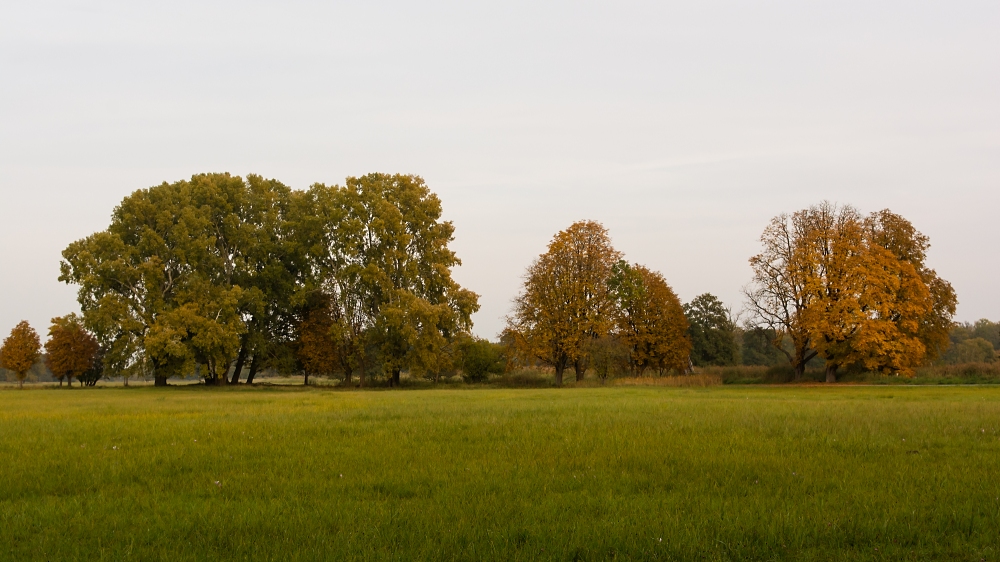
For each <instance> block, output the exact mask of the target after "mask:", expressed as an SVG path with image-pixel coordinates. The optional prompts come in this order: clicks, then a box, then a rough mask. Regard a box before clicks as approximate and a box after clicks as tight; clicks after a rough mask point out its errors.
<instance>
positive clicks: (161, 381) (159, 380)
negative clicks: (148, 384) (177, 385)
mask: <svg viewBox="0 0 1000 562" xmlns="http://www.w3.org/2000/svg"><path fill="white" fill-rule="evenodd" d="M126 380H128V379H126ZM153 386H167V377H161V376H160V375H155V376H154V377H153Z"/></svg>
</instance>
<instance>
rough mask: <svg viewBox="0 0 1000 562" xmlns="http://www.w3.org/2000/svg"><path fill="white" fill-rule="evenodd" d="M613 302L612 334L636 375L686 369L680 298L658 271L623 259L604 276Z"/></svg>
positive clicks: (686, 348) (686, 342) (687, 349)
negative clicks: (649, 371) (625, 351)
mask: <svg viewBox="0 0 1000 562" xmlns="http://www.w3.org/2000/svg"><path fill="white" fill-rule="evenodd" d="M608 285H609V287H610V289H611V293H612V296H613V298H614V301H615V303H616V305H617V306H616V307H615V309H614V310H615V328H614V334H615V336H616V337H617V338H618V339H619V341H621V342H622V343H623V344H624V345H625V347H626V348H627V349H628V351H629V354H630V357H629V364H630V365H631V367H632V370H633V371H634V372H635V374H637V375H640V376H641V375H642V373H643V371H645V370H646V369H656V370H658V371H659V372H660V374H663V373H664V372H665V371H669V370H671V369H673V370H676V371H678V372H685V371H687V368H688V365H689V357H690V356H691V341H690V340H689V339H688V335H687V329H688V322H687V319H686V318H685V317H684V309H683V307H682V306H681V301H680V299H678V298H677V295H676V294H675V293H674V291H673V289H671V288H670V285H668V284H667V281H666V280H665V279H664V278H663V275H662V274H660V273H659V272H656V271H652V270H650V269H648V268H646V267H644V266H641V265H639V264H634V265H629V264H628V263H627V262H625V261H624V260H622V261H619V262H618V263H617V264H616V265H615V266H614V268H613V272H612V275H611V277H610V279H609V280H608Z"/></svg>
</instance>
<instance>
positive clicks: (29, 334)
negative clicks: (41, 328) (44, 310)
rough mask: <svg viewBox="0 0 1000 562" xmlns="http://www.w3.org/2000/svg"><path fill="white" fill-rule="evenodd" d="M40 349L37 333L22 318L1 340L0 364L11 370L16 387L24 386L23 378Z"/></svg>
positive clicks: (38, 354)
mask: <svg viewBox="0 0 1000 562" xmlns="http://www.w3.org/2000/svg"><path fill="white" fill-rule="evenodd" d="M41 350H42V344H41V342H40V341H39V339H38V333H37V332H35V330H34V329H33V328H32V327H31V326H30V325H29V324H28V322H27V321H26V320H22V321H21V322H19V323H18V324H17V326H14V329H13V330H11V331H10V335H9V336H7V338H6V339H4V340H3V346H2V347H0V366H2V367H3V368H4V369H7V370H9V371H13V372H14V374H15V375H16V376H17V385H18V387H19V388H24V378H25V377H26V376H27V374H28V371H29V370H30V369H31V367H32V366H34V364H35V363H37V362H38V359H39V357H41V353H42V352H41Z"/></svg>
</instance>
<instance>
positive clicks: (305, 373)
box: [302, 371, 309, 386]
mask: <svg viewBox="0 0 1000 562" xmlns="http://www.w3.org/2000/svg"><path fill="white" fill-rule="evenodd" d="M302 374H303V375H305V383H303V384H305V386H309V371H302Z"/></svg>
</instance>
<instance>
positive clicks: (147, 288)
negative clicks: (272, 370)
mask: <svg viewBox="0 0 1000 562" xmlns="http://www.w3.org/2000/svg"><path fill="white" fill-rule="evenodd" d="M288 199H289V190H288V188H286V187H284V186H282V185H281V184H280V183H278V182H276V181H274V180H264V179H263V178H260V177H259V176H254V175H251V176H248V177H247V179H246V181H244V180H243V179H242V178H239V177H236V176H230V175H229V174H200V175H195V176H192V177H191V179H190V180H189V181H179V182H175V183H172V184H167V183H163V184H161V185H159V186H155V187H151V188H149V189H144V190H139V191H136V192H134V193H133V194H132V195H130V196H128V197H126V198H125V199H124V200H123V201H122V203H121V204H120V205H119V206H118V207H117V208H116V209H115V211H114V213H113V215H112V221H111V225H110V226H109V227H108V229H107V230H105V231H102V232H98V233H95V234H93V235H91V236H89V237H87V238H85V239H83V240H79V241H77V242H74V243H72V244H70V245H69V247H67V248H66V250H65V251H64V252H63V258H64V260H63V263H62V266H61V269H62V274H61V276H60V280H62V281H64V282H66V283H72V284H77V285H79V286H80V289H79V294H78V299H79V302H80V305H81V309H82V311H83V318H84V324H85V325H86V327H87V328H88V329H89V330H91V331H92V332H93V333H94V334H95V336H96V337H97V339H98V341H99V342H100V343H101V344H102V346H103V347H104V348H105V350H106V353H105V357H104V361H105V366H106V368H108V369H109V370H111V371H112V372H115V373H117V374H121V375H123V376H125V377H126V380H127V378H128V377H129V376H134V375H146V374H149V373H151V374H153V375H154V377H155V379H156V384H157V385H164V384H166V381H167V378H168V377H170V376H174V375H180V374H185V373H189V372H191V371H193V370H194V366H195V365H201V366H203V367H204V369H203V372H204V373H205V374H206V381H207V382H209V383H216V382H222V381H225V380H226V374H227V372H228V369H229V368H230V365H231V363H232V361H233V359H236V363H237V365H236V367H237V368H236V369H235V371H236V372H235V373H234V381H235V380H238V378H239V374H240V372H241V371H242V365H243V360H244V359H245V358H246V356H247V353H248V350H249V349H250V348H251V347H253V348H254V350H255V353H254V362H253V364H252V366H251V372H253V371H254V368H255V367H256V366H257V365H259V363H260V361H259V359H260V358H261V355H262V353H261V348H262V347H263V344H262V342H271V341H274V340H278V339H280V338H281V337H284V338H285V341H290V337H289V336H290V332H291V330H290V327H289V326H290V323H289V321H288V318H289V317H290V312H289V309H290V307H289V306H288V303H289V298H290V295H291V293H292V285H293V283H294V274H292V273H290V272H289V271H287V269H288V266H289V264H292V263H293V262H294V260H292V259H290V258H289V257H288V255H287V254H288V250H289V247H288V246H287V245H285V244H283V243H282V240H283V238H282V236H283V234H284V232H285V231H287V230H289V228H288V225H287V223H288V220H287V216H286V215H287V213H286V211H287V207H288ZM254 346H256V347H254Z"/></svg>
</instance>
